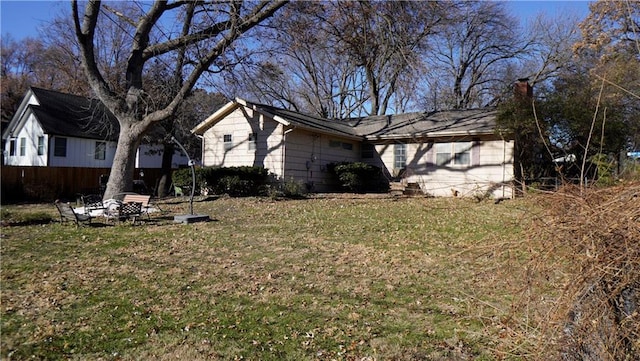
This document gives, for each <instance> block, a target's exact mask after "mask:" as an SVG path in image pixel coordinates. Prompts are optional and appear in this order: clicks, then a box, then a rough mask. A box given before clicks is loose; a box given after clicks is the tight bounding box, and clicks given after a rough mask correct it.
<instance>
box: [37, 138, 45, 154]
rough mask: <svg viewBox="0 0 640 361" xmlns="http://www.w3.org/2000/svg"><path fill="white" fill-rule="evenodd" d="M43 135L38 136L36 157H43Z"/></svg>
mask: <svg viewBox="0 0 640 361" xmlns="http://www.w3.org/2000/svg"><path fill="white" fill-rule="evenodd" d="M44 152H45V150H44V135H40V136H38V155H44Z"/></svg>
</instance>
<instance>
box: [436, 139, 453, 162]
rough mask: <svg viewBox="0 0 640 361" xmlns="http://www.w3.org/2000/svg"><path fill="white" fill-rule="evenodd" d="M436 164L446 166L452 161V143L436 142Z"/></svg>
mask: <svg viewBox="0 0 640 361" xmlns="http://www.w3.org/2000/svg"><path fill="white" fill-rule="evenodd" d="M435 148H436V165H439V166H444V165H447V164H449V163H450V162H451V143H436V145H435Z"/></svg>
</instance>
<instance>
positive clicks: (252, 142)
mask: <svg viewBox="0 0 640 361" xmlns="http://www.w3.org/2000/svg"><path fill="white" fill-rule="evenodd" d="M256 149H258V133H249V150H251V151H253V150H256Z"/></svg>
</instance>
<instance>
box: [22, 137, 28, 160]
mask: <svg viewBox="0 0 640 361" xmlns="http://www.w3.org/2000/svg"><path fill="white" fill-rule="evenodd" d="M25 155H27V138H20V156H21V157H24V156H25Z"/></svg>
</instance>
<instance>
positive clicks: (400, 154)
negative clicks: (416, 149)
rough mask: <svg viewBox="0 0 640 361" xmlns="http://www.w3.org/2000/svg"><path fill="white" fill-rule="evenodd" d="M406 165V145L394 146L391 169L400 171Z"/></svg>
mask: <svg viewBox="0 0 640 361" xmlns="http://www.w3.org/2000/svg"><path fill="white" fill-rule="evenodd" d="M406 165H407V145H406V144H400V143H398V144H395V146H394V147H393V167H394V168H395V169H402V168H404V167H405V166H406Z"/></svg>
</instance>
